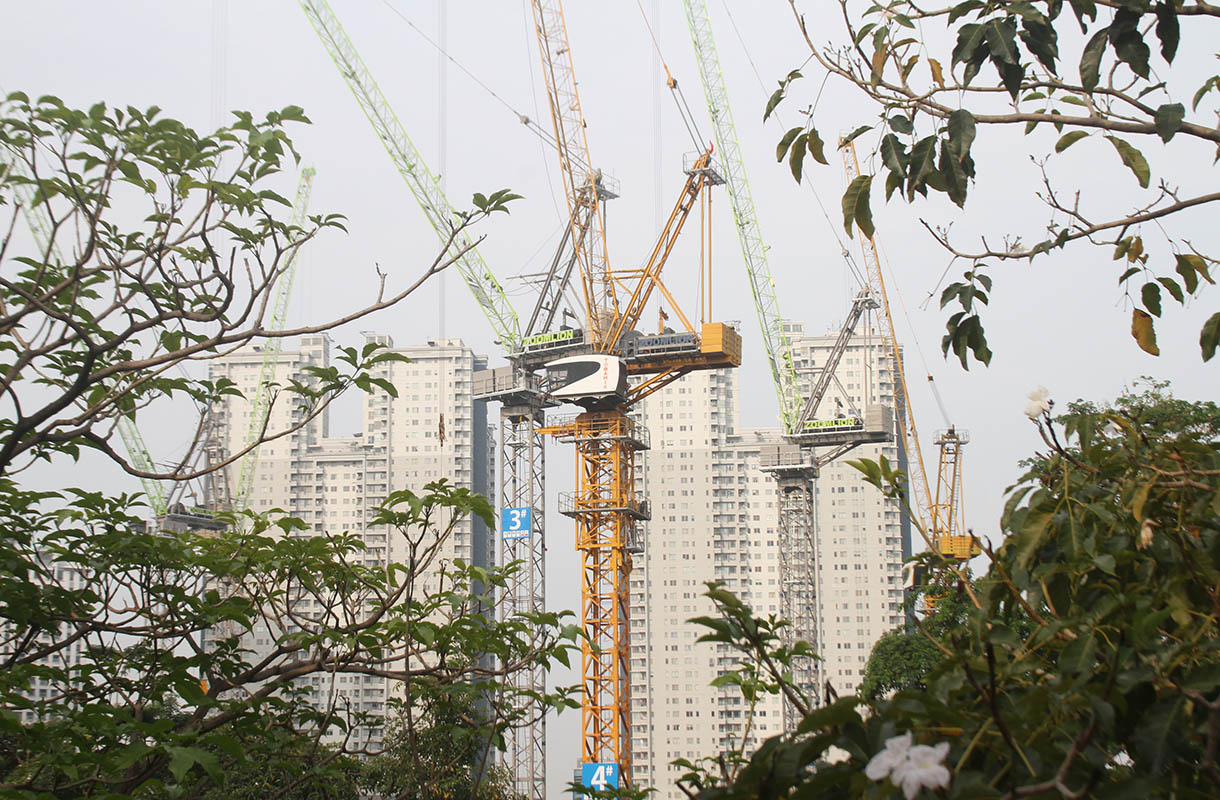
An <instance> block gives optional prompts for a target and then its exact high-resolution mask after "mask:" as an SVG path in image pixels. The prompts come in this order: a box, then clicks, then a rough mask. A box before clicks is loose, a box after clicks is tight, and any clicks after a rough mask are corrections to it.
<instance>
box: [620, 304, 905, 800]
mask: <svg viewBox="0 0 1220 800" xmlns="http://www.w3.org/2000/svg"><path fill="white" fill-rule="evenodd" d="M787 330H788V334H789V336H790V337H791V341H792V344H793V351H794V356H795V360H796V366H797V370H798V375H800V376H801V380H802V383H803V384H806V385H803V386H802V390H803V391H805V392H808V391H809V388H810V387H809V385H808V384H809V383H811V381H810V380H808V377H807V376H809V375H811V374H812V372H813V371H814V370H815V369H816V367H818V366H819V365H820V364H821V363H823V362H824V360H825V358H826V356H827V355H828V354H829V352H830V349H831V347H832V346H833V344H834V341H835V336H834V335H833V334H831V335H827V336H810V335H806V334H804V332H803V330H802V328H801V327H800V326H799V325H796V324H792V323H789V324H788V326H787ZM891 360H892V359H891V358H890V357H889V356H888V355H887V354H886V348H884V347H883V344H882V342H881V340H880V337H878V336H875V335H874V336H872V337H869V336H867V335H861V336H859V337H857V338H856V339H854V340H853V341H852V343H851V344H850V345H849V346H848V349H847V351H846V353H845V354H844V356H843V359H842V361H841V362H840V366H839V369H838V371H837V377H838V381H837V382H836V383H834V384H833V385H832V387H831V389H830V390H829V391H828V393H827V395H826V398H825V403H826V404H828V405H825V406H824V407H826V408H830V409H833V408H834V407H835V405H836V400H838V401H839V402H841V403H844V404H846V403H847V402H848V401H849V400H851V402H853V403H854V404H855V405H860V404H861V403H864V402H866V400H868V401H871V402H879V403H881V404H883V405H886V406H888V407H890V408H892V407H893V405H894V401H893V377H892V375H893V371H892V364H891V363H890V362H891ZM866 387H867V389H866ZM866 391H867V393H868V397H867V398H866V396H865V395H866ZM636 416H637V418H638V420H639V421H640V422H641V423H643V424H646V425H647V426H648V428H649V430H650V432H651V436H652V450H651V451H649V453H648V457H647V460H646V463H645V466H644V469H643V470H641V471H640V474H639V478H638V479H639V480H640V482H641V484H642V486H641V491H643V492H645V493H646V494H645V495H644V496H647V497H648V498H650V501H651V504H652V521H651V523H649V525H648V529H647V536H646V539H647V541H646V543H645V547H644V552H643V554H642V555H641V556H639V557H637V561H636V569H635V571H634V572H633V574H632V579H631V667H632V689H631V691H632V695H631V698H632V699H631V702H632V718H631V725H632V749H633V758H634V762H635V770H636V779H637V781H638V783H639V784H640V785H649V786H654V787H656V788H657V790H658V793H659V794H658V797H659V798H674V800H677V798H681V797H683V795H682V794H681V792H680V791H679V790H677V789H676V788H674V785H673V783H674V780H675V779H676V778H677V777H678V776H679V775H681V774H682V772H683V771H684V770H682V769H680V768H675V767H673V766H672V765H671V762H672V761H673V760H674V759H677V758H686V759H690V760H694V759H696V758H699V757H702V756H707V755H714V754H716V753H718V752H720V751H723V750H726V749H729V748H734V747H737V746H740V745H741V744H742V742H743V739H744V743H745V749H746V751H747V752H752V751H753V750H754V749H755V748H757V746H758V745H759V744H761V743H762V742H763V741H764V740H765V739H767V738H768V737H769V736H772V735H775V734H777V733H779V732H781V731H782V730H783V716H782V715H783V710H782V704H781V703H780V701H779V699H778V698H774V697H769V698H767V699H765V700H763V701H762V702H760V703H758V704H757V705H756V706H755V707H754V709H753V719H748V718H749V716H750V713H751V711H750V705H749V703H748V702H746V701H745V700H744V699H743V698H742V697H741V694H740V691H739V690H738V689H737V688H736V687H733V686H729V687H725V688H714V687H712V686H710V683H711V681H712V680H713V679H715V678H716V676H717V675H719V674H720V673H721V672H723V671H725V670H726V669H728V668H730V667H731V665H732V663H733V661H734V660H735V654H733V653H731V652H729V651H728V650H727V648H726V646H724V645H721V644H714V643H701V644H697V643H696V640H697V639H698V637H699V636H700V635H701V633H702V632H704V630H705V629H701V628H699V627H698V626H695V625H692V624H690V623H689V622H688V621H687V620H689V619H690V618H691V617H695V616H701V615H707V614H710V613H712V609H711V604H710V602H709V601H708V600H707V599H706V598H704V597H703V596H702V593H703V591H704V588H705V586H704V584H705V582H706V581H711V580H718V581H723V582H724V583H725V585H726V587H727V588H729V589H730V590H732V591H733V592H735V593H736V594H738V596H740V597H741V598H742V599H743V600H745V601H746V602H747V603H748V604H750V605H751V606H752V607H753V608H754V610H755V612H756V613H758V614H760V615H768V614H777V615H778V614H780V613H781V610H782V606H781V598H780V581H779V575H780V553H779V520H778V510H777V505H776V489H775V482H774V481H773V480H772V478H771V477H770V476H769V475H767V474H766V473H764V472H763V471H761V470H760V468H759V458H760V453H761V452H762V451H763V449H764V448H765V447H766V446H768V445H774V444H776V443H778V442H780V441H782V439H781V431H780V430H779V429H778V428H773V429H755V428H741V427H740V426H739V424H738V420H739V387H738V380H737V376H736V374H735V373H734V372H732V371H729V370H721V371H716V372H707V373H702V374H697V375H689V376H687V377H686V378H684V379H683V380H682V381H680V382H678V383H676V384H674V385H673V386H670V387H668V388H667V389H665V390H664V391H662V392H659V393H658V394H656V395H654V396H653V397H650V398H648V399H647V400H645V401H644V403H642V404H641V406H640V408H639V409H638V410H637V411H636ZM882 455H884V456H885V457H886V458H887V459H889V460H890V461H891V462H894V463H897V464H899V465H901V464H902V461H901V459H900V449H899V447H898V446H897V445H896V444H883V445H867V446H863V447H860V448H858V449H857V450H855V451H853V452H852V453H851V456H849V457H852V458H859V457H865V458H874V459H875V458H878V457H879V456H882ZM815 509H816V517H817V519H816V525H815V534H816V539H817V541H816V550H817V553H818V556H819V558H818V565H817V570H816V571H815V573H814V574H815V576H816V580H817V583H818V585H817V587H815V588H816V593H817V598H818V602H817V608H818V614H817V617H818V633H817V639H818V641H816V642H814V643H813V644H814V645H815V646H816V648H817V650H818V651H819V652H820V653H821V654H822V656H823V661H822V662H821V664H820V667H819V670H818V673H819V676H820V680H823V681H829V683H830V685H831V686H832V687H833V688H834V690H835V691H836V692H837V693H839V694H840V695H842V694H846V693H850V692H852V691H854V690H855V689H856V687H857V686H858V685H859V683H860V680H861V678H862V676H863V671H864V666H865V663H866V661H867V659H868V655H869V652H870V650H871V648H872V645H873V643H874V642H875V641H876V640H877V639H878V638H879V637H880V636H881V635H882V634H883V633H885V632H886V631H888V630H890V629H892V628H894V627H896V626H898V625H900V624H901V623H902V621H903V619H904V611H903V606H902V603H903V598H904V591H905V590H904V588H903V579H902V562H903V559H904V558H905V557H906V556H907V555H908V554H909V552H910V545H909V526H908V525H907V524H906V522H905V515H903V514H901V513H900V511H899V508H898V507H897V505H896V504H895V503H893V501H890V500H887V499H886V498H885V497H884V496H882V494H881V493H880V492H879V491H878V490H876V489H874V488H873V487H871V486H869V485H868V484H866V483H864V481H863V480H862V479H861V475H860V473H859V472H857V471H856V470H854V469H853V468H852V467H851V466H849V465H847V464H846V463H843V462H837V463H833V464H831V465H829V466H826V467H824V468H823V469H822V472H821V475H820V476H819V478H818V480H817V481H816V483H815Z"/></svg>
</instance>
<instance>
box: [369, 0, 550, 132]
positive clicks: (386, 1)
mask: <svg viewBox="0 0 1220 800" xmlns="http://www.w3.org/2000/svg"><path fill="white" fill-rule="evenodd" d="M381 2H382V4H383V5H384V6H385V7H386V8H388V9H390V11H392V12H393V13H394V14H395V15H396V16H397V17H398V18H399V19H401V20H402V21H403V22H405V23H407V25H408V26H409V27H410V28H411V29H412V30H413V31H415V32H416V33H418V34H419V35H420V38H422V39H423V40H424V41H425V42H427V43H428V44H430V45H431V46H432V47H433V48H435V49H436V51H437V52H438V53H440V54H441V55H442V56H444V57H445V58H446V59H447V60H448V61H449V62H450V63H452V64H453V65H454V66H455V67H457V68H458V69H460V70H461V71H462V72H463V73H464V74H465V75H466V77H468V78H470V79H471V80H472V81H474V82H475V84H477V85H478V87H479V88H480V89H482V90H483V91H485V92H487V93H488V94H489V95H491V96H492V97H493V98H494V99H495V100H497V101H498V102H499V103H500V105H502V106H504V107H505V108H507V109H508V110H509V111H511V112H512V113H513V115H514V116H516V117H517V120H518V121H519V122H520V123H521V124H522V125H524V126H525V127H526V128H528V129H529V130H530V132H532V133H533V134H534V135H535V136H537V137H538V138H539V139H541V140H542V141H543V142H545V143H546V144H548V145H550V146H551V147H552V148H558V147H559V145H557V144H556V143H555V139H554V137H553V136H551V134H550V133H548V132H547V131H546V129H545V128H543V127H542V126H541V125H539V124H538V123H537V122H535V121H534V120H533V118H532V117H530V115H528V114H523V113H522V112H520V111H518V110H517V109H516V108H515V107H513V105H512V104H511V103H509V102H508V101H507V100H505V99H504V98H503V97H501V96H500V95H499V94H497V93H496V91H495V90H494V89H492V88H491V87H490V86H488V85H487V84H486V83H484V82H483V81H482V80H480V79H479V77H478V76H477V75H475V74H474V73H473V72H471V71H470V70H469V69H467V68H466V67H465V66H464V65H463V64H462V62H460V61H458V60H457V59H456V58H454V57H453V56H452V55H450V54H449V53H448V52H447V51H446V50H445V49H444V48H443V47H441V46H440V45H439V44H438V43H437V42H436V41H434V40H433V39H432V37H430V36H428V34H426V33H424V32H423V30H421V29H420V27H419V26H418V25H416V24H415V23H414V22H412V21H411V20H410V19H409V18H408V17H407V15H406V14H403V13H402V12H401V11H399V10H398V9H397V8H395V7H394V6H393V5H392V4H391V3H390V0H381Z"/></svg>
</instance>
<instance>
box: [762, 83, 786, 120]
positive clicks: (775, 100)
mask: <svg viewBox="0 0 1220 800" xmlns="http://www.w3.org/2000/svg"><path fill="white" fill-rule="evenodd" d="M784 88H785V87H784V84H780V87H779V88H778V89H776V90H775V91H774V92H772V93H771V97H770V98H768V100H767V108H766V110H765V111H763V122H766V121H767V118H768V117H770V116H771V112H772V111H774V110H775V107H776V106H778V105H779V104H780V101H782V100H783V99H784Z"/></svg>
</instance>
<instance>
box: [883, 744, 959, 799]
mask: <svg viewBox="0 0 1220 800" xmlns="http://www.w3.org/2000/svg"><path fill="white" fill-rule="evenodd" d="M948 754H949V743H948V742H941V743H940V744H937V745H933V746H931V747H929V746H928V745H926V744H917V745H914V746H913V747H911V748H910V749H909V750H907V751H906V758H905V760H904V761H903V762H902V763H900V764H898V765H896V766H895V767H894V769H893V772H891V773H890V782H891V783H893V784H894V785H895V786H900V787H901V788H902V793H903V794H904V795H906V798H907V800H914V798H915V795H917V794H919V790H920V789H923V788H928V789H943V788H945V787H946V786H948V785H949V779H950V778H951V777H952V776H951V775H950V774H949V769H948V768H947V767H946V766H945V764H944V761H945V756H946V755H948Z"/></svg>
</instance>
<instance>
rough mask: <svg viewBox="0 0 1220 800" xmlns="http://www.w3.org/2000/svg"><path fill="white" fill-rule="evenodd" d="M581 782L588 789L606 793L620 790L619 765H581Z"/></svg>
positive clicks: (603, 763)
mask: <svg viewBox="0 0 1220 800" xmlns="http://www.w3.org/2000/svg"><path fill="white" fill-rule="evenodd" d="M580 782H581V785H583V786H584V787H585V788H586V789H595V790H597V791H599V792H604V791H606V790H607V789H617V788H618V764H612V763H610V762H608V761H586V762H584V763H583V764H581V765H580Z"/></svg>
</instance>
